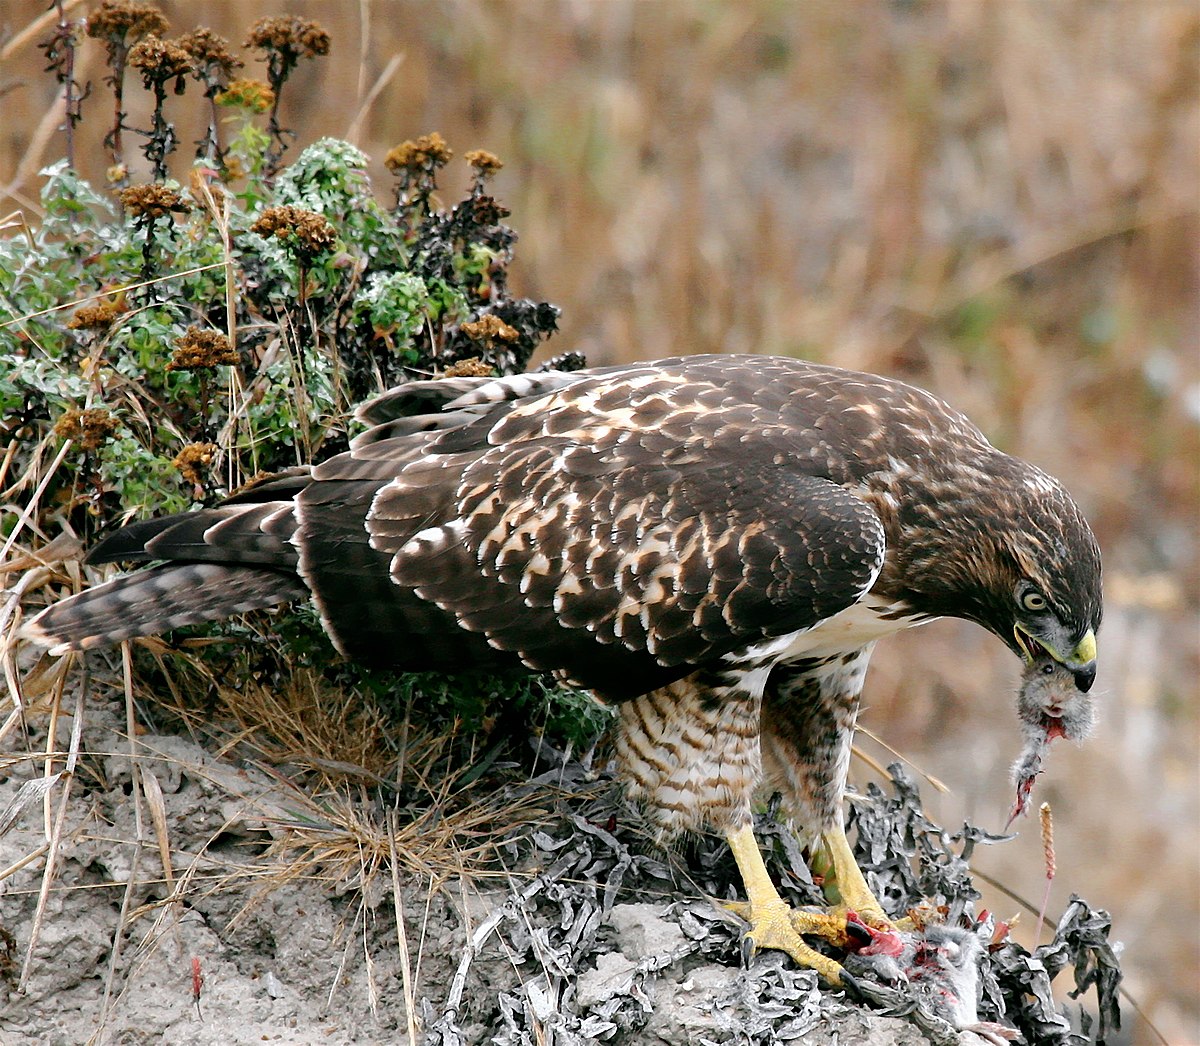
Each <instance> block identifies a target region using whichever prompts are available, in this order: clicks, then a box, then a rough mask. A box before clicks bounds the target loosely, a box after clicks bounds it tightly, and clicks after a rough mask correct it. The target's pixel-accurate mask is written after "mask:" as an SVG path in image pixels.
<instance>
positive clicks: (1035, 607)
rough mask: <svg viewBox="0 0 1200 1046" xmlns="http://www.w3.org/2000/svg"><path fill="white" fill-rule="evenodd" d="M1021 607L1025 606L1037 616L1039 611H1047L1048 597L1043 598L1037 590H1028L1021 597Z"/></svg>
mask: <svg viewBox="0 0 1200 1046" xmlns="http://www.w3.org/2000/svg"><path fill="white" fill-rule="evenodd" d="M1021 606H1023V607H1024V608H1025V609H1026V610H1031V611H1033V612H1034V613H1035V614H1036V613H1037V612H1038V611H1039V610H1045V609H1046V606H1047V603H1046V597H1045V596H1043V595H1042V594H1041V593H1040V592H1039V591H1038V590H1037V589H1036V588H1031V589H1028V590H1027V591H1026V592H1025V593H1023V594H1022V596H1021Z"/></svg>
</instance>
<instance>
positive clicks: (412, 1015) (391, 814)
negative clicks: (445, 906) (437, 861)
mask: <svg viewBox="0 0 1200 1046" xmlns="http://www.w3.org/2000/svg"><path fill="white" fill-rule="evenodd" d="M387 833H388V849H389V851H390V854H389V860H388V865H389V867H390V868H391V873H392V907H393V908H394V909H395V912H396V943H397V945H398V946H399V948H400V977H401V980H402V982H403V985H404V1016H405V1018H406V1020H407V1022H408V1041H409V1042H412V1043H415V1042H418V1041H419V1040H418V1038H417V1000H416V994H415V992H414V990H413V976H412V959H411V956H410V955H409V951H408V927H407V926H406V925H405V923H404V897H403V896H402V895H401V892H400V861H399V857H398V855H397V853H396V811H395V810H389V811H388V825H387ZM430 892H431V893H432V890H431V891H430Z"/></svg>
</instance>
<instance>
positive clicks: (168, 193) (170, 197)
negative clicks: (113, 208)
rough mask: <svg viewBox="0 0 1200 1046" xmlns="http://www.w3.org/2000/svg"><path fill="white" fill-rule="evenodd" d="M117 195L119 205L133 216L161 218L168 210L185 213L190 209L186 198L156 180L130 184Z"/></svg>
mask: <svg viewBox="0 0 1200 1046" xmlns="http://www.w3.org/2000/svg"><path fill="white" fill-rule="evenodd" d="M117 196H118V197H119V198H120V200H121V206H122V207H124V208H125V210H126V211H127V212H128V213H129V214H131V215H133V217H135V218H161V217H163V215H165V214H167V213H168V212H170V211H174V212H175V213H177V214H186V213H187V212H188V211H189V210H191V206H190V205H189V204H188V202H187V200H185V199H184V198H183V197H182V196H180V195H179V193H177V192H176V191H175V190H174V189H169V188H167V186H165V185H159V184H158V183H157V182H151V183H149V184H147V185H131V186H129V188H127V189H122V190H121V191H120V192H119V193H117Z"/></svg>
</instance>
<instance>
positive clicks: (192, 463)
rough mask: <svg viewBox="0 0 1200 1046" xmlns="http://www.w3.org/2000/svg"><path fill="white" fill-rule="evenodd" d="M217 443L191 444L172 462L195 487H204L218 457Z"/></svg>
mask: <svg viewBox="0 0 1200 1046" xmlns="http://www.w3.org/2000/svg"><path fill="white" fill-rule="evenodd" d="M218 449H219V448H218V447H217V445H216V444H215V443H189V444H188V445H187V446H185V447H184V448H183V450H181V451H180V452H179V453H178V454H176V455H175V457H174V458H173V459H172V460H171V464H172V465H174V466H175V468H177V469H178V470H179V472H180V473H181V474H182V476H183V478H184V479H185V480H187V481H188V482H189V483H191V484H192V486H194V487H202V486H203V485H204V479H205V477H206V476H207V475H208V472H209V470H210V469H211V468H212V463H213V459H214V458H215V457H216V455H217V451H218Z"/></svg>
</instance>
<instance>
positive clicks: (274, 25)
mask: <svg viewBox="0 0 1200 1046" xmlns="http://www.w3.org/2000/svg"><path fill="white" fill-rule="evenodd" d="M329 42H330V37H329V32H328V30H326V29H325V28H324V27H323V26H321V25H320V24H318V23H317V22H311V21H309V20H308V19H306V18H297V17H296V16H295V15H285V16H283V17H282V18H260V19H259V20H258V21H257V22H255V23H254V25H252V26H251V27H250V32H249V34H248V35H247V36H246V42H245V43H244V44H243V45H242V46H243V47H254V48H257V49H258V50H260V51H279V52H281V53H283V54H287V55H291V56H295V57H299V58H316V57H318V56H320V55H326V54H329Z"/></svg>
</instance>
